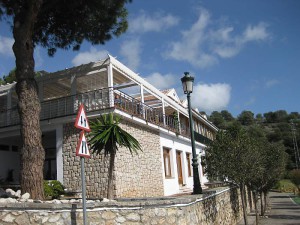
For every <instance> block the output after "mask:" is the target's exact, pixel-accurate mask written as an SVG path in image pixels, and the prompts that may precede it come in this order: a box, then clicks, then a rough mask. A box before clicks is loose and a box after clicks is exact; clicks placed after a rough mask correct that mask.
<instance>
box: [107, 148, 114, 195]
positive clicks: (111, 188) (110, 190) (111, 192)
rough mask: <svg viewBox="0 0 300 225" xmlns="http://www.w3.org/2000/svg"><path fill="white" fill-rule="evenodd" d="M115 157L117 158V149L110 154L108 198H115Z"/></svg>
mask: <svg viewBox="0 0 300 225" xmlns="http://www.w3.org/2000/svg"><path fill="white" fill-rule="evenodd" d="M115 158H116V151H115V150H113V151H112V152H111V154H110V159H109V169H108V183H107V198H108V199H113V197H114V182H113V178H114V177H113V172H114V168H115Z"/></svg>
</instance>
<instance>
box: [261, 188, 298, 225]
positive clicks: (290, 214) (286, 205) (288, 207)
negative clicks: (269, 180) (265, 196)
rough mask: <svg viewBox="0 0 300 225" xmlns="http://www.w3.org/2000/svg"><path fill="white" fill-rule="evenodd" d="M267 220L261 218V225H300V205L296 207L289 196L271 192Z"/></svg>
mask: <svg viewBox="0 0 300 225" xmlns="http://www.w3.org/2000/svg"><path fill="white" fill-rule="evenodd" d="M269 201H270V203H269V205H270V208H271V210H270V211H269V212H267V216H268V217H267V218H260V220H259V222H260V223H259V225H277V224H280V225H300V205H296V204H295V203H294V202H293V200H292V199H291V198H290V196H289V194H286V193H277V192H270V197H269Z"/></svg>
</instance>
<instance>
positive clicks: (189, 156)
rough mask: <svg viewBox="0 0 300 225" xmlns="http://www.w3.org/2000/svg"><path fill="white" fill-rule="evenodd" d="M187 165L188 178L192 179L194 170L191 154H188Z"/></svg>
mask: <svg viewBox="0 0 300 225" xmlns="http://www.w3.org/2000/svg"><path fill="white" fill-rule="evenodd" d="M186 165H187V168H188V176H189V177H191V176H192V168H191V154H190V153H186Z"/></svg>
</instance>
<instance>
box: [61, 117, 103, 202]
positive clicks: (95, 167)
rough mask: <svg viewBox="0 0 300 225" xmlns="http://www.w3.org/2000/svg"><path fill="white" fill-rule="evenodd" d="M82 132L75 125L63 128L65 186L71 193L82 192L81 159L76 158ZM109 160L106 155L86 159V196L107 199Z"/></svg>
mask: <svg viewBox="0 0 300 225" xmlns="http://www.w3.org/2000/svg"><path fill="white" fill-rule="evenodd" d="M79 133H80V130H79V129H76V128H75V127H74V124H73V123H69V124H65V125H64V128H63V136H64V137H63V149H62V152H63V164H64V165H63V170H64V171H63V176H64V178H63V179H64V182H63V184H64V186H65V187H66V188H67V189H69V190H71V191H81V171H80V168H81V167H80V157H79V156H76V147H77V144H78V141H79ZM108 166H109V159H108V158H105V157H104V155H103V154H102V155H97V156H96V155H94V154H93V155H91V158H89V159H85V171H86V173H85V178H86V194H87V197H88V198H91V197H98V198H99V197H106V193H107V192H106V189H107V181H108Z"/></svg>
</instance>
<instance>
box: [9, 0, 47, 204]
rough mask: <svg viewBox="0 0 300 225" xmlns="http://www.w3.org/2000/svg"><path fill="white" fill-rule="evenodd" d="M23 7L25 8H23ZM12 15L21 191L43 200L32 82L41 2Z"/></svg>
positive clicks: (37, 114) (41, 158) (39, 138)
mask: <svg viewBox="0 0 300 225" xmlns="http://www.w3.org/2000/svg"><path fill="white" fill-rule="evenodd" d="M23 4H24V5H23ZM23 4H21V3H20V5H18V10H16V11H15V17H14V27H13V35H14V39H15V43H14V45H13V51H14V54H15V57H16V78H17V85H16V91H17V95H18V99H19V103H18V109H19V114H20V122H21V137H22V141H23V143H22V148H21V151H20V154H21V190H22V192H23V193H25V192H28V193H30V195H31V198H33V199H43V198H44V188H43V169H44V159H45V151H44V149H43V146H42V136H41V129H40V111H41V106H40V102H39V98H38V88H37V84H36V81H35V79H34V58H33V53H34V44H33V30H34V23H35V21H36V18H37V14H38V12H39V9H40V6H41V4H42V0H35V1H34V0H32V1H27V2H25V3H23Z"/></svg>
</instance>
